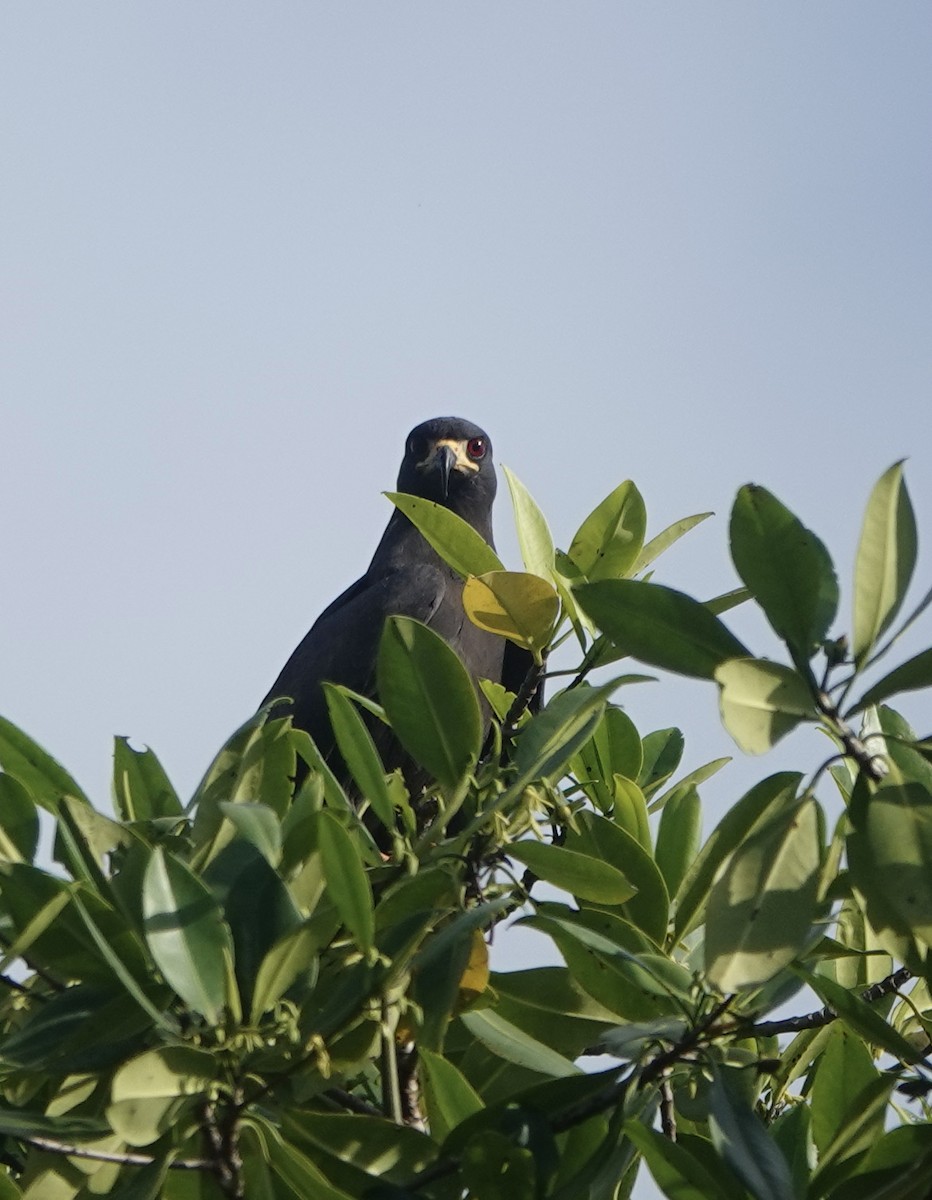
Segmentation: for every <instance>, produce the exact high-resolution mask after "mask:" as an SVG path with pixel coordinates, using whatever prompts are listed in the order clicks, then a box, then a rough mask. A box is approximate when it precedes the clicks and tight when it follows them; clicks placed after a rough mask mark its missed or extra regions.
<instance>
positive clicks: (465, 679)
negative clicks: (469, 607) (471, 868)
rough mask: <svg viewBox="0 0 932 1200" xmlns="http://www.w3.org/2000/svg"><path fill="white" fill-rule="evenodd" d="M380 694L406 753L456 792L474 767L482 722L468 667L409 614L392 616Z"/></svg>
mask: <svg viewBox="0 0 932 1200" xmlns="http://www.w3.org/2000/svg"><path fill="white" fill-rule="evenodd" d="M378 688H379V698H380V699H381V701H382V703H383V704H384V705H385V711H386V712H387V713H388V716H389V719H390V721H391V723H392V728H393V730H394V731H395V734H396V735H397V737H398V740H399V741H400V742H401V744H402V746H404V748H405V749H406V750H407V751H408V753H409V754H410V755H411V756H412V758H414V759H415V760H416V761H417V762H419V763H420V764H421V765H422V766H424V767H426V768H427V770H428V771H430V773H431V774H432V775H433V776H434V777H435V778H436V779H438V780H439V781H440V783H441V784H442V785H443V787H444V789H445V790H446V791H447V792H452V791H455V790H456V788H458V787H459V786H460V784H462V782H463V781H464V779H465V778H466V776H467V775H468V774H469V772H470V771H472V769H473V767H474V766H475V764H476V760H477V759H478V757H479V751H480V749H481V745H482V721H481V717H480V714H479V702H478V700H477V698H476V692H475V688H474V687H473V685H472V682H471V681H470V678H469V675H468V674H467V672H466V668H465V667H464V666H463V664H462V663H461V662H460V660H459V658H458V657H457V655H456V653H455V652H454V651H453V650H451V649H450V647H449V646H448V645H447V643H446V642H445V641H444V640H443V638H441V637H439V636H438V635H437V634H436V633H434V632H433V630H431V629H428V628H427V626H426V625H422V624H421V623H420V622H419V621H415V620H412V619H411V618H409V617H390V618H389V619H388V621H386V623H385V631H384V633H383V634H382V641H381V643H380V646H379V660H378Z"/></svg>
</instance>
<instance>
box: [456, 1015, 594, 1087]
mask: <svg viewBox="0 0 932 1200" xmlns="http://www.w3.org/2000/svg"><path fill="white" fill-rule="evenodd" d="M460 1020H461V1021H462V1022H463V1024H464V1025H465V1026H466V1027H467V1029H468V1030H469V1032H470V1033H471V1034H472V1035H473V1037H475V1038H478V1039H479V1041H480V1042H482V1044H483V1045H484V1046H487V1047H488V1048H489V1049H490V1050H491V1051H492V1052H493V1053H494V1054H497V1055H498V1056H499V1057H500V1058H503V1059H504V1060H505V1061H506V1062H511V1063H515V1064H516V1065H517V1066H520V1067H526V1068H527V1069H528V1070H530V1071H536V1072H537V1073H538V1074H540V1075H553V1076H555V1077H562V1076H565V1075H577V1074H579V1067H577V1066H575V1065H574V1064H573V1063H571V1062H570V1061H569V1059H567V1058H564V1057H563V1055H562V1054H557V1052H556V1051H555V1050H551V1049H550V1047H549V1046H546V1045H544V1043H543V1042H538V1041H537V1040H536V1039H535V1038H532V1037H529V1036H528V1035H527V1034H526V1033H522V1032H521V1030H520V1029H518V1027H517V1026H516V1025H512V1024H511V1022H510V1021H506V1020H505V1019H504V1018H503V1017H500V1016H499V1015H498V1014H497V1013H495V1012H493V1011H492V1010H491V1009H488V1008H483V1009H478V1010H477V1011H475V1012H466V1013H463V1014H462V1016H461V1017H460Z"/></svg>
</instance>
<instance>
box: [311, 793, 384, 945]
mask: <svg viewBox="0 0 932 1200" xmlns="http://www.w3.org/2000/svg"><path fill="white" fill-rule="evenodd" d="M317 822H318V824H317V839H318V846H319V848H320V856H321V860H322V862H323V866H324V874H325V875H326V877H327V890H328V891H329V892H330V895H331V897H332V898H333V903H334V904H335V905H336V908H337V911H338V912H339V914H340V917H341V919H342V921H343V923H344V925H345V926H346V928H347V929H348V930H349V931H350V933H351V934H352V935H353V937H354V938H355V940H356V943H357V945H358V946H359V947H360V949H362V950H364V951H369V950H371V949H372V947H373V945H374V941H375V922H374V917H373V910H372V888H371V887H370V885H369V880H368V877H367V876H366V872H365V870H364V869H363V865H362V859H361V857H360V855H359V851H358V849H357V848H356V845H355V843H354V841H353V839H352V838H351V837H350V835H349V834H348V833H347V832H346V830H345V829H344V828H343V826H342V825H341V824H340V821H339V819H338V818H337V817H335V816H334V814H333V813H332V812H329V811H328V810H327V809H324V810H323V812H320V813H318V814H317Z"/></svg>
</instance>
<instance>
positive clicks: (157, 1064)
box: [107, 1046, 217, 1146]
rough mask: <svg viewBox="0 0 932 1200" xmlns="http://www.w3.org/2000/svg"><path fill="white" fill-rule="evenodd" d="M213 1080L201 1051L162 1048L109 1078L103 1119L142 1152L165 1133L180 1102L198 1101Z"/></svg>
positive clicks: (208, 1058) (210, 1062) (209, 1059)
mask: <svg viewBox="0 0 932 1200" xmlns="http://www.w3.org/2000/svg"><path fill="white" fill-rule="evenodd" d="M216 1077H217V1063H216V1062H215V1060H214V1058H213V1055H211V1054H209V1053H208V1052H207V1051H206V1050H197V1049H195V1048H194V1047H191V1046H163V1047H160V1048H158V1049H156V1050H148V1051H146V1052H145V1053H144V1054H140V1055H139V1056H138V1057H136V1058H133V1059H130V1061H129V1062H127V1063H124V1065H123V1066H122V1067H120V1069H119V1070H118V1071H117V1072H116V1074H115V1075H114V1077H113V1083H112V1085H111V1091H110V1105H109V1107H108V1108H107V1119H108V1121H109V1122H110V1124H111V1125H112V1126H113V1129H114V1131H115V1132H116V1133H118V1134H119V1135H120V1137H121V1138H122V1139H123V1141H125V1142H127V1143H128V1144H129V1145H130V1146H148V1145H150V1144H151V1143H152V1142H154V1141H156V1140H157V1138H159V1137H160V1136H161V1135H162V1134H163V1133H165V1132H166V1131H167V1130H168V1129H170V1128H171V1126H172V1124H173V1123H174V1121H175V1117H176V1113H177V1111H178V1105H177V1103H176V1102H177V1101H178V1100H179V1099H180V1098H182V1097H196V1096H201V1095H203V1094H204V1093H205V1092H207V1091H208V1090H209V1089H210V1088H211V1086H212V1085H213V1083H214V1080H215V1079H216Z"/></svg>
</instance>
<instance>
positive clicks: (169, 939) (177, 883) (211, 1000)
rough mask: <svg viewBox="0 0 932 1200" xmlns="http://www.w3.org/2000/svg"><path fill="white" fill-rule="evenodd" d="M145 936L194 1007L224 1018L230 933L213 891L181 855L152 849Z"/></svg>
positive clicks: (160, 963) (173, 984)
mask: <svg viewBox="0 0 932 1200" xmlns="http://www.w3.org/2000/svg"><path fill="white" fill-rule="evenodd" d="M142 909H143V916H144V920H145V935H146V941H147V943H148V945H149V950H150V951H151V953H152V957H153V958H154V959H155V962H156V965H157V966H158V968H159V970H160V971H161V972H162V975H163V976H164V977H165V980H166V982H167V983H169V984H170V985H171V987H173V988H174V989H175V991H176V992H177V993H178V995H179V996H180V997H181V998H182V1000H183V1001H184V1002H185V1004H187V1005H188V1007H189V1008H192V1009H193V1010H194V1011H195V1012H198V1013H201V1014H203V1016H205V1017H206V1018H207V1019H208V1021H213V1022H217V1021H219V1020H220V1015H221V1012H222V1010H223V1008H224V1005H225V1004H226V1003H227V980H228V962H229V959H230V956H231V953H232V945H231V941H230V932H229V930H228V929H227V927H226V925H225V924H224V921H223V915H222V913H221V910H220V906H219V904H218V903H217V901H216V900H215V899H214V897H213V896H212V895H211V892H210V890H209V889H208V888H207V887H205V885H204V884H203V883H202V882H201V880H200V879H198V878H197V876H196V875H194V874H193V872H192V871H191V870H190V869H189V868H188V867H186V866H185V864H184V863H182V862H181V861H180V860H179V859H177V858H175V857H174V856H173V855H171V854H166V853H165V852H164V851H163V850H161V849H160V848H159V847H156V849H154V850H153V851H152V855H151V858H150V859H149V865H148V867H147V868H146V874H145V880H144V883H143V894H142Z"/></svg>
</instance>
